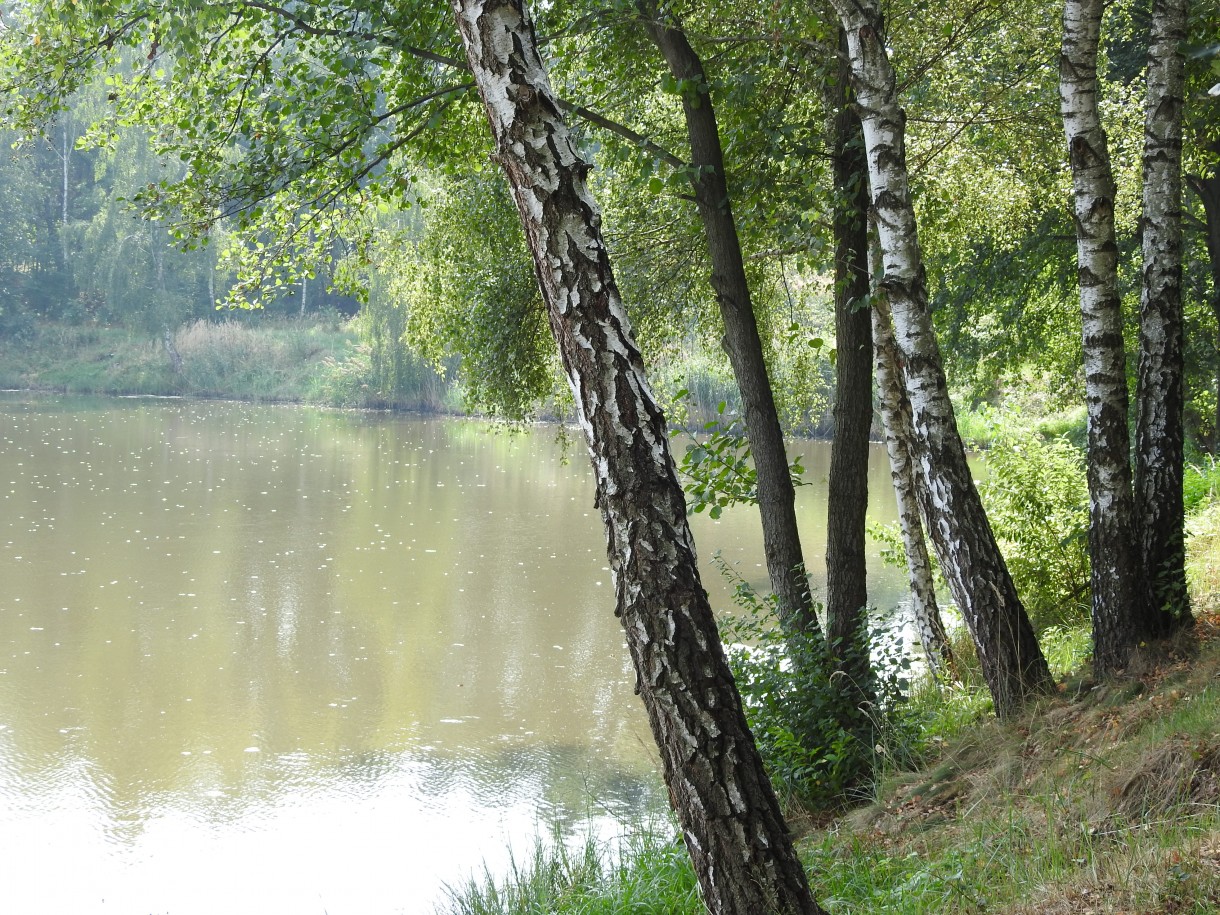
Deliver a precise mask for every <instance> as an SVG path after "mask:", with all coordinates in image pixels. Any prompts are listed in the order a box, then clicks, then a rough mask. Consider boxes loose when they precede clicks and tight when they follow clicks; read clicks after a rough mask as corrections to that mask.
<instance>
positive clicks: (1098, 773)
mask: <svg viewBox="0 0 1220 915" xmlns="http://www.w3.org/2000/svg"><path fill="white" fill-rule="evenodd" d="M1218 546H1220V502H1212V503H1210V504H1209V505H1208V506H1207V507H1206V508H1204V509H1203V510H1202V511H1200V512H1199V513H1198V514H1196V515H1194V516H1193V519H1192V537H1191V547H1190V548H1191V559H1190V563H1191V578H1192V588H1193V589H1194V593H1193V597H1194V599H1195V601H1196V602H1197V603H1196V606H1197V607H1199V613H1198V619H1197V624H1196V628H1195V631H1194V632H1193V633H1188V634H1184V635H1182V636H1180V637H1179V638H1178V639H1176V640H1175V641H1174V642H1173V643H1170V644H1167V645H1162V646H1158V647H1157V648H1155V649H1152V648H1150V649H1148V650H1147V651H1146V652H1142V653H1141V654H1140V656H1139V657H1138V658H1137V659H1136V660H1135V661H1134V663H1133V664H1132V667H1131V669H1130V670H1129V672H1128V675H1127V676H1126V677H1124V678H1123V679H1121V680H1118V681H1113V682H1109V683H1100V682H1098V681H1097V680H1095V679H1094V678H1093V677H1092V676H1091V675H1090V672H1089V669H1088V667H1087V665H1086V666H1084V667H1080V666H1073V667H1072V668H1071V669H1070V670H1067V669H1064V668H1060V669H1058V670H1057V671H1056V676H1057V680H1058V687H1057V690H1056V692H1055V693H1054V694H1053V695H1051V696H1049V697H1048V698H1046V699H1045V700H1043V701H1041V702H1039V703H1037V704H1036V705H1034V706H1033V707H1031V708H1030V709H1028V710H1027V711H1026V712H1024V713H1023V714H1022V715H1020V716H1018V717H1016V718H1014V719H1012V720H1009V721H1006V722H999V721H997V720H996V719H994V718H993V717H991V716H990V715H988V714H987V709H988V708H989V706H990V701H989V699H988V697H987V695H986V690H985V688H983V686H982V684H981V681H980V680H979V679H978V677H977V673H975V674H974V675H968V676H967V678H966V683H964V684H958V685H956V686H953V687H949V688H946V687H943V686H936V685H934V684H932V683H930V682H921V683H918V684H917V685H916V687H915V693H914V695H913V697H912V699H911V700H910V701H909V702H908V703H905V704H904V705H903V706H902V708H901V710H900V711H899V713H898V717H899V720H901V721H903V722H904V723H905V724H906V725H907V727H906V728H905V729H902V730H900V731H897V732H895V734H898V733H900V734H901V735H902V738H901V739H902V742H901V743H899V744H889V745H879V746H878V748H877V750H878V755H879V757H880V758H879V765H878V766H877V768H876V772H877V778H876V781H875V782H874V783H873V785H872V786H871V787H870V788H869V789H868V790H867V791H866V792H865V793H863V794H861V795H857V796H856V797H855V799H854V800H853V801H852V802H851V803H850V804H849V806H848V808H847V809H846V810H844V811H841V812H839V813H836V814H832V815H828V814H826V813H824V812H823V813H819V812H817V811H813V812H810V811H807V810H806V809H804V808H802V807H801V806H800V805H799V803H796V802H794V801H793V802H790V806H789V808H788V815H789V822H790V823H791V824H792V825H793V828H794V829H795V830H796V832H797V833H798V835H799V841H798V849H799V851H800V855H801V858H802V861H803V862H804V864H805V866H806V868H807V870H808V872H809V875H810V880H811V882H812V883H813V885H814V887H815V890H814V891H815V893H816V894H817V896H818V899H819V900H821V901H822V905H823V906H824V907H825V908H826V909H827V911H828V912H830V913H832V915H835V913H869V915H874V913H876V915H883V913H889V915H899V913H902V915H923V913H926V912H945V913H961V915H966V913H970V915H982V913H997V915H998V913H1005V915H1007V913H1029V915H1033V913H1063V915H1071V913H1075V915H1080V913H1096V915H1135V913H1140V915H1213V913H1216V912H1220V591H1217V590H1215V588H1216V586H1217V585H1220V550H1218ZM1045 636H1046V633H1045V632H1044V633H1043V637H1044V641H1045ZM1059 640H1060V642H1061V644H1062V646H1063V647H1064V649H1065V651H1064V652H1063V655H1062V660H1063V661H1064V662H1066V663H1073V664H1074V665H1079V662H1080V649H1081V648H1082V647H1083V648H1085V649H1086V650H1087V644H1088V630H1087V626H1082V625H1081V624H1080V623H1077V624H1076V627H1075V628H1074V629H1071V630H1061V631H1060V635H1059ZM1048 654H1050V655H1051V656H1052V657H1054V655H1055V653H1054V652H1048ZM625 826H626V827H627V828H628V829H629V835H630V838H629V839H627V840H625V841H624V842H623V844H622V845H621V846H618V845H613V844H611V845H610V846H605V845H599V844H598V843H596V842H593V841H587V842H585V843H584V844H583V845H578V846H577V847H576V849H575V850H572V849H571V848H570V847H565V846H564V845H562V843H554V842H552V843H549V844H547V843H542V844H540V845H539V846H538V848H537V849H536V851H535V854H534V856H533V857H532V858H531V859H530V860H529V861H526V862H519V866H518V867H516V868H515V869H514V870H513V873H512V874H511V875H510V876H509V877H508V878H507V879H506V878H494V879H493V878H491V877H487V878H485V879H484V880H482V881H471V882H470V883H469V884H467V885H465V886H460V887H454V888H452V893H451V898H450V900H449V901H448V903H446V904H445V905H442V906H440V907H438V909H437V911H438V913H444V915H541V913H553V915H595V913H597V915H600V913H625V912H651V913H666V915H683V913H690V915H696V913H700V912H702V911H703V908H702V903H701V902H700V901H699V899H698V896H697V894H696V893H695V891H694V886H695V881H694V873H693V870H692V868H691V865H690V861H689V859H688V858H687V857H686V854H685V849H684V848H683V846H682V844H681V842H680V840H678V839H676V838H671V839H667V838H666V837H667V836H669V835H671V834H670V833H666V832H665V831H663V830H658V829H657V827H656V826H653V827H649V828H645V829H640V828H639V827H637V826H635V825H634V824H625ZM641 837H642V838H641ZM641 887H645V888H646V893H644V894H643V895H641V893H640V888H641Z"/></svg>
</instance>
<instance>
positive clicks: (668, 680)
mask: <svg viewBox="0 0 1220 915" xmlns="http://www.w3.org/2000/svg"><path fill="white" fill-rule="evenodd" d="M453 8H454V10H455V12H456V14H457V20H458V27H459V30H460V31H461V35H462V40H463V43H464V45H465V47H466V54H467V57H468V59H469V62H470V66H471V70H472V71H473V73H474V78H475V83H476V84H477V86H478V89H479V94H480V96H481V97H482V99H483V103H484V106H485V108H486V111H487V116H488V120H489V121H490V123H491V129H492V135H493V137H494V139H495V143H496V149H497V158H498V160H499V162H500V164H501V165H502V166H503V167H504V170H505V172H506V173H507V174H508V178H509V184H510V186H511V187H512V191H513V197H514V199H515V200H516V203H517V209H518V211H519V213H520V216H521V222H522V225H523V227H524V229H525V234H526V238H527V240H528V242H529V246H530V250H531V252H532V253H533V255H534V264H535V269H536V271H537V275H538V281H539V285H540V287H541V290H542V294H543V299H544V300H545V302H546V304H547V310H548V314H549V318H550V324H551V330H552V332H553V333H554V336H555V339H556V342H557V344H558V346H559V351H560V356H561V359H562V361H563V365H564V370H565V372H566V374H567V376H568V380H569V382H570V383H571V386H572V392H573V395H574V397H575V401H576V411H577V416H578V418H579V420H580V424H581V427H582V429H583V430H584V433H585V439H586V442H587V444H588V447H589V454H590V458H591V459H592V463H593V470H594V476H595V477H596V481H597V504H598V506H599V508H600V509H601V513H602V519H603V521H604V522H605V527H606V539H607V552H608V554H609V559H610V567H611V569H612V572H613V575H614V581H615V594H616V598H617V611H616V612H617V613H618V615H619V616H620V617H621V619H622V624H623V629H624V630H625V633H626V638H627V645H628V648H629V650H630V653H631V657H632V661H633V662H634V665H635V670H636V676H637V690H638V692H639V694H640V697H641V699H643V701H644V707H645V709H646V710H647V713H648V720H649V723H650V725H651V727H652V732H653V736H654V737H655V739H656V742H657V746H658V748H659V750H660V755H661V762H662V767H663V771H664V776H665V782H666V784H667V785H668V786H669V792H670V800H671V803H672V804H673V807H674V810H675V812H676V813H677V815H678V819H679V821H680V823H681V825H682V829H683V833H684V835H685V839H686V845H687V848H688V849H689V850H690V854H691V858H692V860H693V862H694V866H695V872H696V874H697V875H698V877H699V883H700V887H701V888H702V891H703V895H704V901H705V902H706V904H707V906H708V909H709V910H710V911H711V912H712V913H726V915H727V913H733V915H748V913H756V912H764V911H774V912H780V913H819V912H821V911H822V910H821V909H820V908H819V907H818V905H817V903H815V902H814V901H813V898H812V896H811V894H810V892H809V886H808V883H807V880H806V877H805V873H804V870H803V869H802V867H801V863H800V861H799V859H798V858H797V856H796V852H795V850H794V848H793V844H792V839H791V836H790V835H789V833H788V830H787V827H786V825H785V823H784V820H783V817H782V815H781V813H780V810H779V804H778V802H777V801H776V798H775V794H774V792H773V790H772V788H771V784H770V782H769V780H768V778H767V774H766V772H765V771H764V770H763V766H762V761H761V759H760V757H759V755H758V751H757V749H756V747H755V745H754V740H753V737H752V736H751V734H750V732H749V729H748V728H747V726H746V721H745V716H744V714H743V712H742V708H741V699H740V697H739V695H738V693H737V689H736V686H735V685H734V683H733V678H732V676H731V674H730V673H729V669H728V665H727V663H726V661H725V656H724V652H723V649H722V648H721V644H720V639H719V635H718V633H717V631H716V624H715V620H714V618H713V616H712V612H711V608H710V606H709V604H708V599H707V594H706V592H705V591H704V590H703V586H702V584H701V583H700V580H699V573H698V568H697V565H696V561H695V547H694V542H693V541H692V539H691V534H690V529H689V527H688V526H687V522H686V506H685V501H684V498H683V494H682V489H681V487H680V486H679V485H678V480H677V475H676V471H675V469H674V464H673V459H672V457H671V455H670V452H669V442H668V438H667V430H666V425H665V418H664V417H663V416H662V414H661V410H660V408H659V407H658V406H657V404H656V401H655V400H654V398H653V396H652V393H651V391H650V390H649V387H648V384H647V380H646V378H645V375H644V367H643V363H642V361H641V359H640V354H639V350H638V349H637V348H636V345H635V343H634V341H633V339H632V335H631V330H630V326H629V324H628V320H627V315H626V312H625V310H624V308H623V304H622V302H621V300H620V298H619V293H618V289H617V287H616V285H615V282H614V276H613V273H612V272H611V268H610V260H609V256H608V255H607V253H606V248H605V246H604V244H603V241H602V237H601V233H600V229H599V226H600V222H601V218H600V214H599V212H598V208H597V204H596V203H595V202H594V200H593V198H592V195H591V194H590V193H589V190H588V187H587V185H586V182H585V175H586V173H587V171H588V165H587V164H586V163H585V162H584V161H583V160H582V159H581V158H580V156H579V155H578V154H577V152H576V150H575V148H574V146H573V144H572V141H571V137H570V135H569V132H568V129H567V127H566V125H565V124H564V122H563V119H562V118H561V117H560V115H559V109H558V106H557V105H556V103H555V100H554V96H553V94H552V92H551V88H550V85H549V82H548V79H547V75H546V71H545V68H544V67H543V64H542V61H541V59H540V57H539V55H538V52H537V48H536V44H535V36H534V30H533V25H532V23H531V22H530V21H529V19H528V17H527V14H526V12H525V10H524V7H523V5H522V3H521V0H453Z"/></svg>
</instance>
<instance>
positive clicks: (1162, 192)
mask: <svg viewBox="0 0 1220 915" xmlns="http://www.w3.org/2000/svg"><path fill="white" fill-rule="evenodd" d="M1187 6H1188V0H1155V2H1154V3H1153V7H1152V37H1151V42H1150V46H1149V49H1148V94H1147V98H1146V100H1145V104H1144V156H1143V178H1144V200H1143V206H1144V209H1143V224H1142V229H1143V232H1142V235H1143V260H1144V276H1143V285H1142V288H1141V294H1140V360H1139V387H1138V389H1137V392H1138V393H1137V400H1138V420H1137V423H1136V431H1135V524H1136V538H1137V544H1138V548H1139V551H1140V558H1141V561H1142V564H1143V568H1144V569H1145V570H1146V574H1147V576H1148V579H1149V584H1150V585H1151V587H1152V601H1151V603H1150V604H1149V607H1148V610H1149V614H1148V619H1147V621H1146V623H1145V625H1144V627H1143V628H1144V629H1145V631H1146V632H1147V633H1148V634H1150V635H1154V636H1160V635H1165V634H1167V633H1168V632H1170V631H1172V630H1173V629H1175V628H1176V627H1178V626H1180V625H1184V624H1189V622H1190V621H1191V616H1190V598H1189V595H1188V594H1187V591H1186V569H1185V561H1186V540H1185V531H1184V524H1185V510H1184V507H1183V504H1182V477H1183V469H1184V467H1183V464H1184V460H1185V458H1184V454H1183V448H1184V442H1185V431H1184V421H1183V415H1182V414H1183V407H1184V404H1183V389H1182V384H1183V358H1182V344H1183V314H1182V107H1183V104H1184V94H1185V82H1186V62H1185V59H1184V57H1183V53H1182V44H1183V43H1184V42H1185V41H1186V14H1187Z"/></svg>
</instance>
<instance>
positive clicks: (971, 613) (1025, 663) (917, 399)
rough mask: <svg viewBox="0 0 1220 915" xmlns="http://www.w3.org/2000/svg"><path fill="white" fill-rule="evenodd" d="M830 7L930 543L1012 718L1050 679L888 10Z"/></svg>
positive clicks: (852, 4)
mask: <svg viewBox="0 0 1220 915" xmlns="http://www.w3.org/2000/svg"><path fill="white" fill-rule="evenodd" d="M832 5H833V6H834V8H835V11H836V12H837V13H838V15H839V19H840V21H841V22H842V25H843V28H844V30H845V32H846V33H847V46H848V58H849V60H850V61H851V71H852V85H853V89H854V91H855V96H856V102H857V106H858V108H859V111H860V118H861V122H862V123H863V127H864V139H865V149H866V152H867V156H868V170H869V181H870V184H871V188H872V190H871V193H872V202H873V212H874V219H875V221H876V226H877V234H878V240H879V245H880V249H881V254H882V273H881V277H880V279H879V280H878V285H879V287H880V289H881V290H882V291H883V292H884V293H885V295H886V297H887V298H888V300H889V302H890V306H891V309H892V311H893V317H894V327H895V331H896V340H897V343H898V347H899V350H900V351H901V355H902V359H903V363H904V367H905V370H906V389H907V395H908V397H909V399H910V404H911V413H912V420H913V427H914V431H915V436H916V441H917V451H916V454H915V458H916V461H917V463H918V466H919V474H920V476H921V479H922V482H923V483H924V485H926V486H927V491H928V498H929V511H930V514H931V517H930V518H929V521H930V527H931V536H932V542H933V545H934V546H935V548H936V553H937V557H938V559H939V560H940V564H941V568H942V570H943V571H944V573H945V577H946V579H947V580H948V582H949V587H950V590H951V591H952V593H953V597H954V600H955V601H956V602H957V604H958V607H959V608H960V609H961V611H962V616H963V617H964V619H965V620H966V625H967V627H968V628H969V629H970V633H971V636H972V637H973V639H974V643H975V646H976V648H977V650H978V655H979V660H980V662H981V664H982V668H983V676H984V678H985V679H986V681H987V686H988V688H989V689H990V691H991V695H992V698H993V700H994V703H995V710H996V713H997V715H999V716H1001V717H1005V716H1008V715H1011V714H1012V713H1013V712H1015V711H1016V710H1017V709H1018V708H1020V706H1021V705H1022V703H1023V702H1024V701H1025V700H1027V699H1028V698H1030V697H1032V696H1034V695H1036V694H1038V693H1041V692H1043V691H1044V690H1046V689H1047V688H1049V686H1050V683H1051V678H1050V671H1049V668H1048V667H1047V664H1046V660H1045V658H1044V657H1043V655H1042V651H1041V649H1040V648H1039V646H1038V641H1037V638H1036V637H1035V635H1034V630H1033V626H1032V625H1031V623H1030V621H1029V617H1028V615H1027V614H1026V612H1025V608H1024V607H1023V606H1022V604H1021V600H1020V598H1019V597H1018V596H1017V592H1016V589H1015V587H1014V586H1013V583H1012V577H1011V576H1010V575H1009V573H1008V569H1007V567H1006V565H1005V564H1004V558H1003V556H1002V555H1001V554H1000V550H999V547H998V545H997V544H996V541H995V537H994V535H993V534H992V531H991V526H990V524H989V523H988V521H987V516H986V513H985V512H984V510H983V505H982V502H981V501H980V500H979V496H978V491H977V490H976V488H975V486H974V481H973V479H972V477H971V474H970V468H969V466H968V465H967V463H966V452H965V448H964V447H963V445H962V441H961V437H960V436H959V435H958V431H957V424H956V421H955V419H954V415H953V405H952V403H951V402H950V400H949V390H948V384H947V382H946V379H945V374H944V369H943V363H942V360H941V356H940V350H939V347H938V345H937V342H936V334H935V330H934V329H933V327H932V318H931V313H930V312H929V310H928V292H927V284H926V279H925V275H924V268H923V264H922V256H921V253H920V248H919V240H918V237H917V232H916V222H915V211H914V208H913V206H912V204H911V196H910V189H909V184H908V174H907V166H906V153H905V121H906V117H905V114H904V112H903V111H902V109H901V107H900V106H899V105H898V101H897V92H896V89H895V79H894V71H893V68H892V67H891V65H890V62H889V58H888V56H887V54H886V50H885V45H884V38H883V36H884V23H883V20H882V16H881V12H880V9H879V7H878V6H877V5H876V3H875V2H873V0H833V4H832Z"/></svg>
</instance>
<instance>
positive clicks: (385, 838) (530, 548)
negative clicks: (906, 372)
mask: <svg viewBox="0 0 1220 915" xmlns="http://www.w3.org/2000/svg"><path fill="white" fill-rule="evenodd" d="M795 450H798V451H799V452H800V453H801V454H802V456H803V461H804V464H805V466H806V468H807V469H808V478H809V479H810V480H811V481H812V482H813V484H814V485H810V486H805V487H802V488H801V489H800V491H799V513H800V519H801V524H802V532H803V537H804V540H805V551H806V555H807V556H808V558H809V561H810V563H811V565H812V566H813V574H814V578H815V582H816V581H819V580H824V572H823V570H822V566H823V556H824V553H825V538H824V526H825V520H824V512H825V475H826V472H827V468H828V466H829V447H828V446H826V445H824V444H818V443H802V444H799V445H798V446H796V449H795ZM870 486H871V490H872V495H871V501H872V506H871V514H872V516H873V517H874V518H875V519H878V520H888V519H892V518H893V517H894V509H893V494H892V491H891V490H890V489H889V488H888V473H887V470H886V465H885V458H884V452H883V451H882V450H881V449H880V448H875V449H874V453H873V455H872V460H871V462H870ZM0 491H2V492H3V497H2V499H0V509H2V510H0V861H2V862H3V873H4V878H3V880H0V912H14V913H16V912H21V913H73V915H90V913H122V915H127V913H131V915H150V913H171V915H204V913H206V915H215V913H218V912H224V913H226V915H244V913H250V915H255V913H257V915H289V913H291V915H312V913H317V915H322V913H328V915H388V913H424V912H431V911H432V908H433V906H434V904H435V903H436V902H438V901H439V900H441V899H442V898H443V886H444V885H445V884H446V883H458V882H461V881H462V879H463V878H464V877H465V876H467V875H469V874H470V873H472V872H482V870H483V868H484V866H486V867H487V868H489V869H490V870H491V871H493V872H497V873H498V872H503V870H504V869H505V868H506V866H507V862H508V855H509V849H510V848H512V849H516V850H517V852H518V853H521V852H523V851H525V850H527V849H528V848H529V847H531V845H532V841H533V837H534V836H535V835H536V834H538V833H539V832H541V833H542V834H544V835H549V834H550V833H551V832H552V830H553V829H554V830H557V831H558V833H559V834H560V835H562V836H564V837H571V836H578V835H581V834H584V833H586V832H587V831H593V832H594V833H595V834H597V835H598V836H600V837H607V838H608V837H611V836H614V835H616V834H618V833H621V832H623V831H624V830H625V829H627V828H629V826H630V824H632V823H634V822H637V821H639V820H641V819H648V818H651V817H661V818H663V817H664V816H665V809H666V808H665V805H666V795H665V791H664V788H663V786H662V785H661V783H660V779H659V776H658V774H657V768H656V761H655V760H656V757H655V752H654V750H653V748H652V745H651V737H650V735H649V732H648V727H647V723H646V721H645V719H644V715H643V711H642V708H641V707H640V703H639V700H638V698H637V697H635V696H634V695H633V692H632V683H633V680H634V677H633V674H632V673H631V670H630V663H629V660H628V658H627V654H626V650H625V648H624V645H623V637H622V632H621V630H620V627H619V624H618V621H617V619H616V618H615V617H614V614H613V593H614V591H613V587H612V584H611V581H610V575H609V572H608V570H607V564H606V558H605V544H604V540H603V534H602V530H601V520H600V516H599V514H598V512H597V511H596V510H595V509H594V508H593V479H592V475H591V473H590V471H589V468H588V461H587V457H586V452H585V450H584V446H583V443H582V442H581V441H580V440H579V439H578V438H576V437H573V438H572V440H571V441H570V442H569V443H568V444H567V445H566V446H565V445H564V443H563V442H561V441H557V430H556V429H555V428H554V427H549V428H548V427H543V428H539V429H535V430H533V431H531V432H528V433H519V434H510V433H507V432H505V431H503V430H497V429H496V428H495V427H493V426H490V425H488V424H485V423H481V422H476V421H469V420H457V419H432V418H416V417H403V416H389V415H381V414H366V413H351V412H338V411H323V410H314V409H309V408H302V407H278V406H251V405H242V404H229V403H197V402H189V401H176V400H149V399H120V400H100V399H78V398H63V397H40V396H33V395H28V394H22V393H11V392H10V393H2V394H0ZM694 522H695V523H694V529H695V536H696V540H697V543H698V546H699V550H700V560H701V563H702V564H703V566H704V568H705V583H706V585H707V586H708V590H709V593H710V594H711V596H712V600H713V604H714V606H716V607H717V609H719V610H725V611H727V610H729V609H730V608H731V604H730V600H729V596H730V593H731V589H730V588H729V587H728V586H727V585H726V584H725V583H724V582H723V581H721V580H720V577H719V575H718V573H717V572H716V571H715V569H713V568H712V566H711V564H710V559H711V557H712V555H713V553H714V552H715V551H721V552H722V554H723V556H724V557H725V558H726V559H727V560H729V561H731V562H733V563H735V564H736V566H737V568H738V569H739V570H740V571H741V573H742V574H743V575H744V576H745V577H746V578H747V579H748V580H749V581H751V582H753V583H755V584H757V585H760V586H762V585H764V584H765V581H766V575H765V569H764V567H763V558H762V546H761V534H760V533H759V525H758V520H757V516H756V515H755V514H754V513H753V511H752V510H749V509H735V510H732V511H728V512H726V513H725V514H724V516H723V517H722V518H721V519H720V520H718V521H711V520H710V519H708V518H705V517H703V516H696V517H695V519H694ZM874 566H875V567H874V568H873V569H872V570H871V574H872V592H871V600H872V602H873V603H875V604H876V605H877V606H878V607H879V608H881V609H882V610H888V609H890V608H893V607H895V606H896V605H897V604H898V603H899V601H900V600H902V599H903V596H904V579H903V575H902V574H901V573H900V572H899V571H898V570H896V569H890V568H886V569H882V568H880V567H879V564H876V563H875V564H874Z"/></svg>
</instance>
